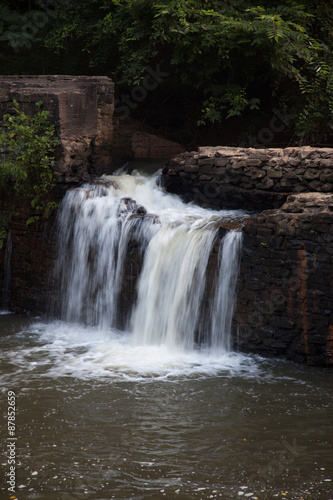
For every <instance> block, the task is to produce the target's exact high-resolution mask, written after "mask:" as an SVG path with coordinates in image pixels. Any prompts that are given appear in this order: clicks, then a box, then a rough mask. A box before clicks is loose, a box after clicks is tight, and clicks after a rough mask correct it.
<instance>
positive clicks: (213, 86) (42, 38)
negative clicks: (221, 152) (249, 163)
mask: <svg viewBox="0 0 333 500" xmlns="http://www.w3.org/2000/svg"><path fill="white" fill-rule="evenodd" d="M2 3H3V7H2V8H1V10H2V12H1V16H0V19H1V21H0V45H1V46H2V51H1V63H2V64H1V71H2V72H3V73H48V74H50V73H58V74H59V73H65V74H66V73H67V74H78V73H81V74H88V75H89V74H105V75H108V76H110V77H112V78H113V79H114V81H115V83H116V88H117V91H118V101H119V102H118V107H119V108H120V107H122V106H124V105H127V106H128V104H126V103H128V102H129V98H130V97H131V95H132V93H133V89H136V91H137V92H139V90H138V89H137V88H138V87H139V88H141V87H142V86H144V82H145V81H147V68H150V69H151V70H153V71H156V68H159V69H160V70H161V71H162V72H163V74H164V75H166V74H167V75H168V76H167V77H163V78H160V80H159V81H158V83H159V85H158V86H157V87H156V88H154V90H151V91H147V92H146V93H142V99H141V100H140V99H138V101H137V102H135V103H132V104H131V105H130V106H129V107H130V112H131V114H132V116H134V117H137V118H139V119H141V120H143V121H146V122H148V123H149V124H151V125H154V126H155V127H157V128H159V129H160V130H161V131H163V132H164V133H166V134H167V135H169V136H172V138H176V139H178V140H180V141H182V142H185V143H186V142H187V143H190V142H191V141H192V142H193V143H195V142H200V137H202V138H204V139H205V140H206V139H207V138H209V137H211V138H212V139H211V140H212V141H213V142H214V141H215V142H216V141H219V142H220V143H221V142H222V143H223V138H225V140H226V141H229V142H230V141H234V142H235V141H236V142H237V141H241V140H243V139H244V137H246V136H247V134H248V133H250V132H252V133H253V132H254V131H257V130H258V129H260V127H265V126H266V127H267V122H269V120H270V119H271V118H272V116H273V110H274V109H279V110H282V109H287V110H288V116H292V117H293V120H292V123H289V124H288V131H287V134H286V133H285V134H284V137H283V140H284V141H285V142H290V141H292V142H294V143H298V144H318V143H324V142H325V143H329V142H333V141H332V135H333V130H332V128H333V121H332V113H333V70H332V47H333V42H332V40H333V38H332V25H333V9H332V8H331V4H330V2H329V1H328V0H327V1H325V0H319V1H318V2H313V1H312V0H280V1H278V2H276V1H273V0H258V2H257V1H254V0H157V1H153V0H125V1H120V0H80V1H79V0H73V1H71V2H64V1H63V0H51V1H48V2H46V1H45V2H43V0H39V1H37V0H36V1H35V2H34V1H31V2H23V1H22V0H21V1H20V0H16V1H14V0H4V1H3V2H2ZM59 56H61V57H59ZM145 79H146V80H145ZM226 128H228V130H229V131H231V133H230V134H229V135H228V134H227V135H226V134H225V130H226ZM240 131H242V134H240ZM212 134H213V135H212ZM206 142H207V140H206Z"/></svg>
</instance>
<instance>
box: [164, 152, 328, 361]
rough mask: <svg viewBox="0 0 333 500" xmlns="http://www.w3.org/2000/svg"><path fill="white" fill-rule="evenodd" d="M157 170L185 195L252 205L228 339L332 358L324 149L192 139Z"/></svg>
mask: <svg viewBox="0 0 333 500" xmlns="http://www.w3.org/2000/svg"><path fill="white" fill-rule="evenodd" d="M163 173H164V175H163V182H164V185H165V186H166V188H167V189H168V190H169V191H172V192H177V193H179V194H181V195H183V196H184V197H185V198H186V199H187V200H195V201H196V202H197V203H199V204H201V205H204V206H206V207H211V208H247V209H250V210H253V211H255V213H252V215H251V216H250V217H249V218H248V219H245V221H244V223H243V227H242V231H243V235H244V239H243V253H242V260H241V269H240V277H239V284H238V285H239V286H238V300H237V308H236V311H235V316H234V324H233V336H234V347H235V348H236V349H240V350H241V351H244V352H253V353H258V354H261V355H264V356H275V357H284V358H288V359H291V360H294V361H298V362H304V363H307V364H310V365H333V280H332V274H333V224H332V222H333V194H332V193H331V191H332V190H333V149H328V148H322V149H319V148H318V149H316V148H309V147H304V148H286V149H265V150H260V149H244V148H223V147H219V148H200V149H199V151H198V152H192V153H185V154H182V155H178V156H176V157H174V158H172V159H171V160H170V161H169V162H168V163H167V164H166V166H165V167H164V169H163ZM265 209H268V210H265Z"/></svg>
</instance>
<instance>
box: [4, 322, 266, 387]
mask: <svg viewBox="0 0 333 500" xmlns="http://www.w3.org/2000/svg"><path fill="white" fill-rule="evenodd" d="M31 332H34V335H33V340H34V342H33V345H32V346H31V347H27V342H26V341H25V342H24V339H23V338H21V342H22V345H23V346H25V347H22V348H15V357H14V353H13V352H7V353H6V354H5V353H3V354H2V356H1V357H2V358H3V357H4V356H6V357H7V361H10V360H12V361H13V360H15V361H14V363H15V368H16V371H15V373H11V374H10V380H11V382H12V383H13V380H14V379H15V375H16V376H18V377H20V376H22V373H23V372H24V373H25V374H26V375H25V376H27V377H34V376H38V377H40V376H47V377H54V378H58V377H75V378H79V379H105V378H107V379H117V380H128V381H143V380H146V381H149V380H156V379H160V380H174V379H179V378H201V377H210V376H212V375H215V376H216V375H221V376H230V375H234V374H237V373H242V374H243V375H244V374H245V373H247V374H248V375H253V374H255V373H256V372H257V367H256V364H255V362H254V361H253V359H252V358H249V357H247V356H244V355H241V354H236V353H224V354H221V353H214V352H213V351H210V350H208V349H206V350H191V351H184V350H181V349H177V348H168V347H167V346H166V345H135V344H133V342H132V341H131V336H130V335H129V334H128V333H121V332H119V331H116V330H104V331H101V330H98V329H97V328H92V327H85V326H82V325H78V324H69V323H65V322H60V321H57V322H53V323H36V324H34V325H33V326H32V328H31V329H30V341H31ZM2 382H5V380H3V379H2Z"/></svg>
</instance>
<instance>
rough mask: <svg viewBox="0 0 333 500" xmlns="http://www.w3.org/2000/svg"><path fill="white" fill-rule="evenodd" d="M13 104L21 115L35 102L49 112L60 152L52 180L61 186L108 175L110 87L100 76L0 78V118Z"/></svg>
mask: <svg viewBox="0 0 333 500" xmlns="http://www.w3.org/2000/svg"><path fill="white" fill-rule="evenodd" d="M13 99H16V100H17V101H18V102H19V104H20V107H21V109H23V111H24V112H25V113H28V114H34V113H36V110H37V107H36V102H38V101H42V102H43V109H46V110H48V111H49V112H50V115H51V121H52V122H53V123H54V125H55V127H56V132H57V135H58V137H59V139H60V141H61V146H60V147H59V148H58V150H57V152H56V160H57V161H56V166H55V170H56V174H57V175H58V177H59V180H61V181H63V182H80V181H82V180H85V179H88V178H89V175H94V174H96V173H97V174H99V173H104V172H111V171H112V140H113V110H114V84H113V82H112V81H111V80H110V79H109V78H107V77H104V76H96V77H95V76H92V77H89V76H78V77H74V76H0V117H1V116H2V115H3V114H4V113H8V112H11V108H12V101H13Z"/></svg>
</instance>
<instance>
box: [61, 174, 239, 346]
mask: <svg viewBox="0 0 333 500" xmlns="http://www.w3.org/2000/svg"><path fill="white" fill-rule="evenodd" d="M156 179H157V174H156V175H154V176H151V177H148V176H146V175H143V174H140V173H134V174H132V175H127V174H125V175H118V176H117V175H114V176H103V177H102V178H101V179H100V180H99V181H98V182H96V183H95V184H86V185H84V186H82V187H81V188H77V189H73V190H70V191H69V192H68V193H67V194H66V196H65V198H64V200H63V202H62V206H61V208H60V215H59V220H58V224H59V261H58V265H57V273H58V276H59V277H60V289H61V299H60V302H61V307H60V308H61V317H62V319H63V320H65V321H67V322H71V323H77V324H78V323H84V324H85V325H90V326H94V327H97V329H98V330H99V331H101V330H102V331H103V330H105V329H107V328H115V327H119V321H118V319H119V318H118V308H119V304H120V302H124V300H125V301H126V300H127V299H126V297H125V299H124V297H123V296H122V295H121V294H122V287H123V283H124V280H125V281H126V279H127V278H128V272H129V271H128V269H129V268H131V267H130V266H132V268H133V269H134V268H135V267H138V264H137V260H138V259H139V260H141V264H140V266H141V267H142V269H141V271H140V270H139V278H138V280H137V285H136V286H137V292H136V297H137V298H136V300H133V301H132V302H133V303H128V304H126V306H127V310H128V312H129V314H128V318H127V325H122V327H124V326H125V327H126V330H128V332H127V335H128V338H129V340H128V341H129V342H130V344H131V345H132V346H133V348H135V346H162V345H163V346H165V347H166V348H167V349H168V350H169V351H170V350H171V351H182V352H190V351H192V350H193V349H194V347H195V345H196V342H197V339H198V338H200V339H205V342H206V346H207V345H208V346H210V349H212V350H214V351H223V352H225V351H229V350H230V348H231V340H230V336H231V321H232V315H233V310H234V302H235V290H236V282H237V276H238V267H239V259H240V252H241V241H242V233H241V232H240V231H239V230H229V231H228V232H227V233H226V235H225V236H224V238H223V239H222V241H221V244H220V249H219V256H218V260H219V264H218V269H217V272H216V279H215V283H207V278H206V276H207V266H208V263H209V259H210V257H211V255H212V251H213V247H214V245H216V241H217V234H218V226H219V225H221V223H226V222H228V221H229V222H230V221H232V220H235V219H240V218H241V217H243V216H244V214H243V213H242V212H240V211H212V210H206V209H203V208H200V207H198V206H196V205H194V204H185V203H183V202H182V201H181V199H180V198H179V197H178V196H176V195H172V194H168V193H166V192H165V191H164V190H163V189H162V188H161V187H159V186H158V185H157V183H156ZM133 243H134V244H135V248H136V257H135V258H134V257H133V256H132V257H131V259H132V260H130V266H129V265H128V264H126V262H127V259H128V254H131V248H132V246H133ZM132 253H133V252H132ZM133 259H134V261H133ZM135 259H136V261H135ZM132 268H131V269H132ZM135 272H136V271H133V273H135ZM126 273H127V274H126ZM133 273H132V272H130V274H133ZM130 278H133V276H130ZM207 293H209V300H207V297H206V295H207ZM205 301H206V302H209V303H210V305H209V306H208V318H207V321H204V323H205V324H203V321H202V318H201V317H200V316H201V313H202V308H203V304H204V302H205ZM206 308H207V307H206ZM199 329H205V332H204V334H202V333H200V332H198V330H199Z"/></svg>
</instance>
